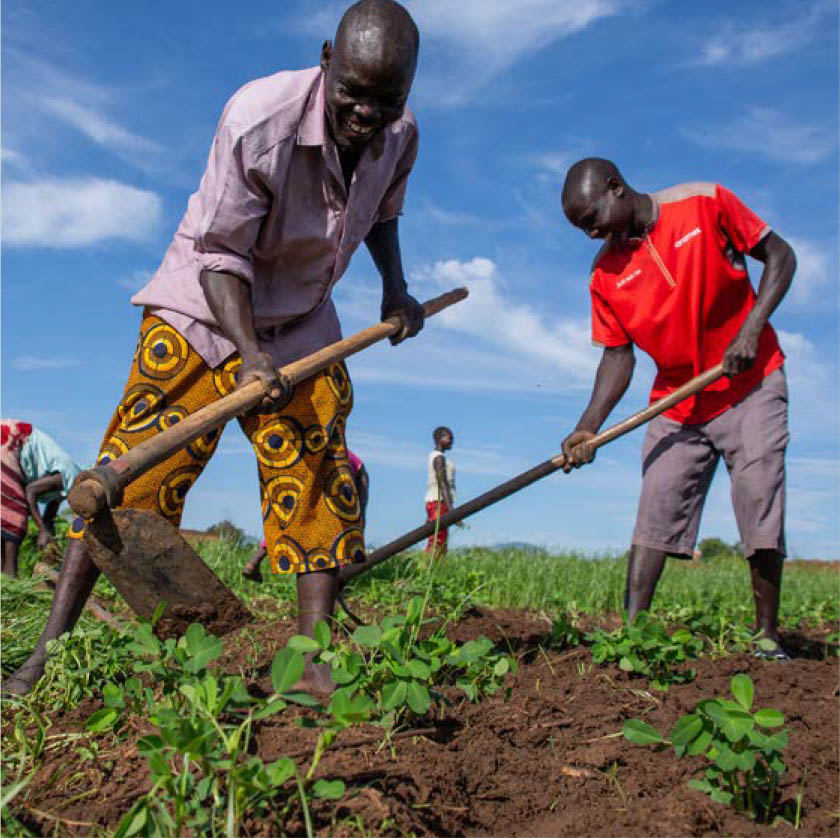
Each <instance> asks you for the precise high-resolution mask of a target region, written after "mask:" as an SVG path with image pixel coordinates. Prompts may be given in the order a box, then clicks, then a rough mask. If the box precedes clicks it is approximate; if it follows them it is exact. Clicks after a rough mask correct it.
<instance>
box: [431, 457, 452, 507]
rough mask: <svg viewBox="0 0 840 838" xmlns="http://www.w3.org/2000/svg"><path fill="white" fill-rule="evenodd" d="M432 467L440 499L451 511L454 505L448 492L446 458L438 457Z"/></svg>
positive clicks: (450, 493)
mask: <svg viewBox="0 0 840 838" xmlns="http://www.w3.org/2000/svg"><path fill="white" fill-rule="evenodd" d="M434 466H435V477H437V483H438V488H439V489H440V494H441V498H442V500H443V502H444V503H445V504H446V506H447V508H448V509H452V507H453V506H454V505H455V504H454V503H453V502H452V492H450V491H449V481H448V480H447V479H446V457H444V456H443V454H441V455H440V457H435V459H434Z"/></svg>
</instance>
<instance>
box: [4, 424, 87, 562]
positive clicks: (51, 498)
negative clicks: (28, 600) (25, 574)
mask: <svg viewBox="0 0 840 838" xmlns="http://www.w3.org/2000/svg"><path fill="white" fill-rule="evenodd" d="M2 430H3V441H2V442H3V444H2V455H3V456H2V461H3V463H2V466H3V480H2V484H3V485H2V495H3V511H2V518H3V522H2V523H3V526H2V531H3V559H2V562H3V564H2V570H3V573H7V574H9V575H10V576H17V558H18V551H19V549H20V544H21V542H22V541H23V538H24V536H25V535H26V526H27V521H28V518H29V515H31V516H32V519H33V520H34V521H35V523H36V525H37V526H38V531H39V532H38V547H39V548H41V549H42V550H43V549H44V548H46V547H47V545H49V544H50V542H51V541H52V540H53V537H54V535H55V529H54V523H55V516H56V514H57V513H58V508H59V506H60V505H61V502H62V500H64V498H65V497H67V493H68V492H69V491H70V486H71V485H72V483H73V481H74V480H75V478H76V475H77V474H78V473H79V472H80V471H81V469H80V468H79V466H78V465H77V464H76V463H74V462H73V460H72V459H71V458H70V456H69V455H68V454H67V452H66V451H64V449H63V448H61V446H59V445H58V443H57V442H56V441H55V440H54V439H53V438H52V437H50V436H48V435H47V434H45V433H44V432H43V431H41V430H39V429H38V428H35V427H33V426H32V425H31V424H29V423H28V422H18V421H16V420H13V419H11V420H10V419H4V420H3V421H2ZM39 503H40V504H44V512H43V514H42V513H41V510H40V509H39V506H38V504H39Z"/></svg>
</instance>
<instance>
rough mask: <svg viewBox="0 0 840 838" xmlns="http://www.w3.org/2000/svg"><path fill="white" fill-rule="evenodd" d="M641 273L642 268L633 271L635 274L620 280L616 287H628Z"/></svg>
mask: <svg viewBox="0 0 840 838" xmlns="http://www.w3.org/2000/svg"><path fill="white" fill-rule="evenodd" d="M641 272H642V269H641V268H636V270H635V271H633V273H629V274H627V276H624V277H622V278H621V279H619V280H618V282H616V284H615V287H616V288H621V286H622V285H627V283H628V282H630V280H632V279H635V278H636V277H637V276H638V275H639V274H640V273H641Z"/></svg>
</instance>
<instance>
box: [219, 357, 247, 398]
mask: <svg viewBox="0 0 840 838" xmlns="http://www.w3.org/2000/svg"><path fill="white" fill-rule="evenodd" d="M241 366H242V358H241V357H240V356H239V355H231V356H230V358H228V359H227V361H225V362H224V363H223V364H222V365H221V366H220V367H216V369H214V370H213V384H214V385H215V387H216V392H218V394H219V395H220V396H229V395H230V394H231V393H232V392H233V391H234V390H235V389H236V373H237V372H238V371H239V368H240V367H241Z"/></svg>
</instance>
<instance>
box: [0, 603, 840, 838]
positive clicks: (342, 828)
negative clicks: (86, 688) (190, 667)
mask: <svg viewBox="0 0 840 838" xmlns="http://www.w3.org/2000/svg"><path fill="white" fill-rule="evenodd" d="M548 629H549V625H548V623H547V621H546V620H544V619H541V618H538V617H536V616H532V615H528V614H523V613H520V612H510V611H495V612H488V611H473V612H471V613H470V614H468V615H467V616H465V617H464V619H462V620H461V622H460V623H458V624H457V625H456V626H454V627H451V630H450V636H452V637H453V638H454V639H457V640H459V641H464V640H467V639H469V638H473V637H476V636H478V635H479V634H486V635H487V636H488V637H489V638H490V639H491V640H493V641H494V642H495V643H496V644H497V645H498V646H499V647H500V648H503V649H506V650H508V651H512V652H513V653H514V654H515V655H516V656H517V657H518V659H519V670H518V672H517V673H516V674H515V675H512V676H508V678H509V680H508V683H507V687H508V688H509V692H506V691H501V692H499V693H497V694H496V695H494V696H492V697H490V698H488V699H485V700H484V701H483V702H481V703H479V704H470V703H468V702H466V701H463V700H462V699H460V698H458V695H459V694H458V693H456V692H455V691H452V692H451V694H448V697H449V698H450V699H452V700H453V704H452V706H451V707H449V708H447V710H446V714H445V718H443V719H441V718H433V717H432V716H430V717H429V718H427V719H425V720H421V721H417V722H416V723H415V725H414V727H413V728H412V729H411V730H407V731H403V732H400V733H399V734H398V735H397V736H395V737H394V738H393V739H392V741H391V742H390V743H386V744H384V746H383V732H382V730H381V729H380V728H375V727H372V726H365V727H354V728H351V729H350V730H348V731H345V732H344V733H343V734H341V735H340V736H339V738H338V739H337V740H336V742H335V743H334V744H333V746H332V747H331V748H330V749H329V750H328V751H327V753H326V754H325V756H324V758H323V760H322V761H321V764H320V766H319V769H318V774H317V776H319V777H325V778H330V779H333V778H341V779H343V780H344V781H345V783H346V785H347V793H346V794H345V796H344V798H343V799H342V800H341V801H339V802H338V803H328V802H326V801H313V802H312V816H313V820H314V823H315V827H316V831H317V832H318V833H319V834H322V835H327V834H329V835H355V834H370V833H373V834H388V835H391V834H393V835H400V834H434V835H518V836H547V835H551V836H556V835H574V836H580V835H593V836H594V835H598V836H601V835H603V836H613V835H653V834H655V835H691V836H694V835H697V836H701V835H719V834H724V835H757V834H779V833H782V834H784V833H786V830H787V827H786V826H784V825H780V826H778V827H777V829H775V830H773V831H772V833H771V830H770V828H769V827H765V826H760V825H757V824H754V823H753V822H751V821H750V820H748V819H746V818H745V817H743V816H741V815H738V814H736V813H735V812H734V811H732V810H731V809H729V808H727V807H725V806H722V805H718V804H715V803H712V802H711V801H710V800H709V798H707V797H706V796H705V795H703V794H701V793H699V792H696V791H693V790H691V789H689V788H688V787H687V786H686V781H687V780H689V779H691V778H692V777H693V776H697V775H698V773H699V771H700V768H701V764H702V760H700V759H697V758H686V759H683V760H678V759H676V757H675V755H674V753H673V750H661V751H657V750H654V749H652V748H646V747H636V746H633V745H630V744H629V743H628V742H626V741H625V740H624V739H623V737H622V736H621V735H620V734H619V735H617V733H618V731H620V729H621V725H622V723H623V722H624V721H625V720H626V719H629V718H644V719H646V720H647V721H648V722H650V723H651V724H653V725H654V726H656V727H657V728H659V729H660V730H665V731H668V730H670V728H671V726H672V725H673V723H674V722H675V721H676V719H677V718H678V717H679V716H680V715H682V714H683V713H686V712H689V711H690V710H691V709H693V708H694V706H695V704H696V703H697V701H698V700H700V699H701V698H705V697H710V696H713V695H726V694H728V689H729V680H730V678H731V677H732V675H734V674H735V673H738V672H746V673H748V674H749V675H750V677H751V678H752V679H753V681H754V683H755V687H756V705H757V706H759V707H774V708H776V709H779V710H781V711H782V712H783V713H784V714H785V717H786V728H787V729H788V731H789V739H790V744H789V746H788V748H787V750H786V752H785V760H786V762H787V765H788V770H787V772H786V773H785V775H784V777H783V780H782V783H781V795H782V798H781V799H782V802H783V804H785V805H786V806H787V807H788V809H789V811H791V812H792V811H793V810H794V808H795V801H796V798H797V795H799V796H800V798H801V831H800V834H804V835H809V836H811V835H836V834H837V825H838V820H837V812H838V796H840V779H838V777H839V774H838V769H840V763H839V762H838V759H839V755H838V703H837V699H838V667H837V659H836V658H825V657H824V651H825V647H824V645H823V644H822V643H821V637H820V636H818V635H817V634H816V633H812V634H811V635H810V636H806V635H802V634H791V633H788V634H786V635H785V640H786V641H787V644H788V645H789V647H790V648H792V649H794V650H795V651H796V652H797V653H798V655H799V656H798V657H796V658H794V659H793V660H791V661H789V662H785V663H778V662H766V661H761V660H756V659H754V658H752V657H749V656H746V655H733V656H730V657H726V658H723V659H719V660H707V659H703V660H700V661H697V662H695V668H696V669H697V678H696V680H695V681H694V682H692V683H690V684H683V685H675V686H672V687H671V689H670V691H669V692H667V693H661V692H656V691H653V690H650V691H649V690H648V687H647V682H646V681H645V680H643V679H639V678H635V677H633V676H631V675H628V674H627V673H624V672H621V671H620V670H619V669H618V667H617V666H601V667H593V666H592V665H591V656H590V654H589V652H588V650H587V649H585V648H582V647H578V648H575V649H572V650H568V651H559V652H556V651H545V650H543V649H541V647H540V645H539V644H540V642H545V639H546V635H547V632H548ZM293 633H294V623H293V622H292V621H290V620H286V621H277V622H274V623H270V624H259V625H252V626H246V627H245V628H244V629H241V630H240V631H239V632H238V633H237V634H234V635H231V636H230V637H228V638H226V639H225V647H226V652H225V655H224V658H223V660H222V662H223V666H224V668H225V669H226V670H228V671H231V672H242V673H243V674H244V675H245V676H246V678H248V680H249V682H250V685H251V687H252V689H253V690H254V691H255V692H259V691H264V692H267V691H268V690H270V679H269V666H270V662H271V659H272V657H273V655H274V653H275V652H276V651H277V649H279V648H280V647H282V645H283V644H284V643H285V641H286V639H287V638H288V637H289V636H290V635H291V634H293ZM97 707H98V704H97V703H96V702H93V701H86V702H85V703H84V704H83V705H81V706H79V707H78V708H76V709H75V710H74V711H72V712H70V713H67V714H65V715H63V716H59V717H56V718H55V719H53V720H52V722H53V724H52V729H51V730H50V731H49V734H50V735H54V734H60V733H64V732H73V731H78V730H79V729H80V728H82V727H83V725H84V721H85V719H86V718H87V717H88V716H89V715H90V713H92V712H93V711H94V710H95V709H97ZM304 712H305V711H302V710H301V711H295V710H293V711H291V714H289V713H286V714H283V715H282V716H278V717H275V718H274V719H268V720H266V721H265V722H262V723H260V726H259V727H258V729H257V733H256V744H257V748H258V753H259V754H260V756H261V757H262V758H263V760H264V761H266V762H269V761H271V760H274V759H277V758H279V757H281V756H292V757H294V758H296V759H297V761H298V763H299V764H300V765H301V766H302V767H304V768H305V767H306V766H307V765H308V763H309V757H310V755H311V753H312V748H313V745H314V741H315V735H316V734H315V731H313V730H311V729H307V728H302V727H299V726H298V725H295V724H293V723H291V719H292V718H294V717H295V716H298V715H300V714H302V713H304ZM4 721H5V723H6V724H8V723H9V719H8V717H7V718H6V719H5V720H4ZM147 732H148V731H147V730H145V729H143V726H142V725H141V726H139V727H138V729H137V730H136V731H135V733H134V734H133V735H131V736H129V737H128V738H124V739H123V740H122V741H118V740H117V739H116V738H114V739H113V740H112V741H110V742H109V741H108V740H106V744H103V746H102V747H101V748H100V752H99V754H98V756H97V758H96V759H94V760H81V759H80V758H79V756H78V755H77V754H76V753H75V750H74V742H73V741H72V740H70V739H68V740H62V739H61V738H58V739H53V740H51V742H52V744H51V746H50V750H48V752H47V756H46V758H45V759H44V761H43V763H42V765H41V767H40V769H39V771H38V773H37V775H36V776H35V778H34V780H33V781H32V782H31V783H30V785H29V787H28V789H27V793H26V794H21V795H20V796H19V797H18V798H17V799H16V800H15V801H14V802H13V804H12V806H11V808H12V810H13V811H14V812H15V814H16V815H17V816H18V817H19V818H21V820H22V821H23V822H24V823H26V824H27V825H28V826H29V827H30V828H32V829H33V830H35V831H36V832H38V833H42V834H43V833H46V832H49V833H50V834H55V833H54V830H55V828H56V826H57V825H58V826H59V827H60V829H59V833H60V834H66V835H87V834H90V832H91V830H92V827H93V826H94V825H97V826H99V827H102V828H105V829H107V830H112V829H113V828H114V827H115V825H116V824H117V823H118V822H119V819H120V817H121V816H122V815H123V814H124V813H125V812H126V811H128V809H129V808H130V807H131V805H132V803H133V802H134V800H135V799H136V798H137V797H138V796H139V795H140V794H142V793H143V792H144V791H146V790H147V789H148V775H147V770H146V766H145V760H144V759H143V758H142V757H141V756H139V755H138V753H137V749H136V745H135V744H134V742H135V740H136V737H137V736H141V735H143V734H144V733H147ZM362 825H363V826H364V833H362V829H361V826H362ZM283 826H284V831H285V832H286V833H287V834H292V835H299V834H303V833H304V826H303V822H302V820H301V813H300V810H299V809H297V808H293V809H292V811H291V813H290V815H289V816H288V818H287V820H286V822H285V823H284V824H283ZM246 828H247V831H246V832H245V833H243V834H249V835H269V834H276V828H274V827H269V826H268V825H267V824H264V823H256V822H253V823H248V824H246Z"/></svg>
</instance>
